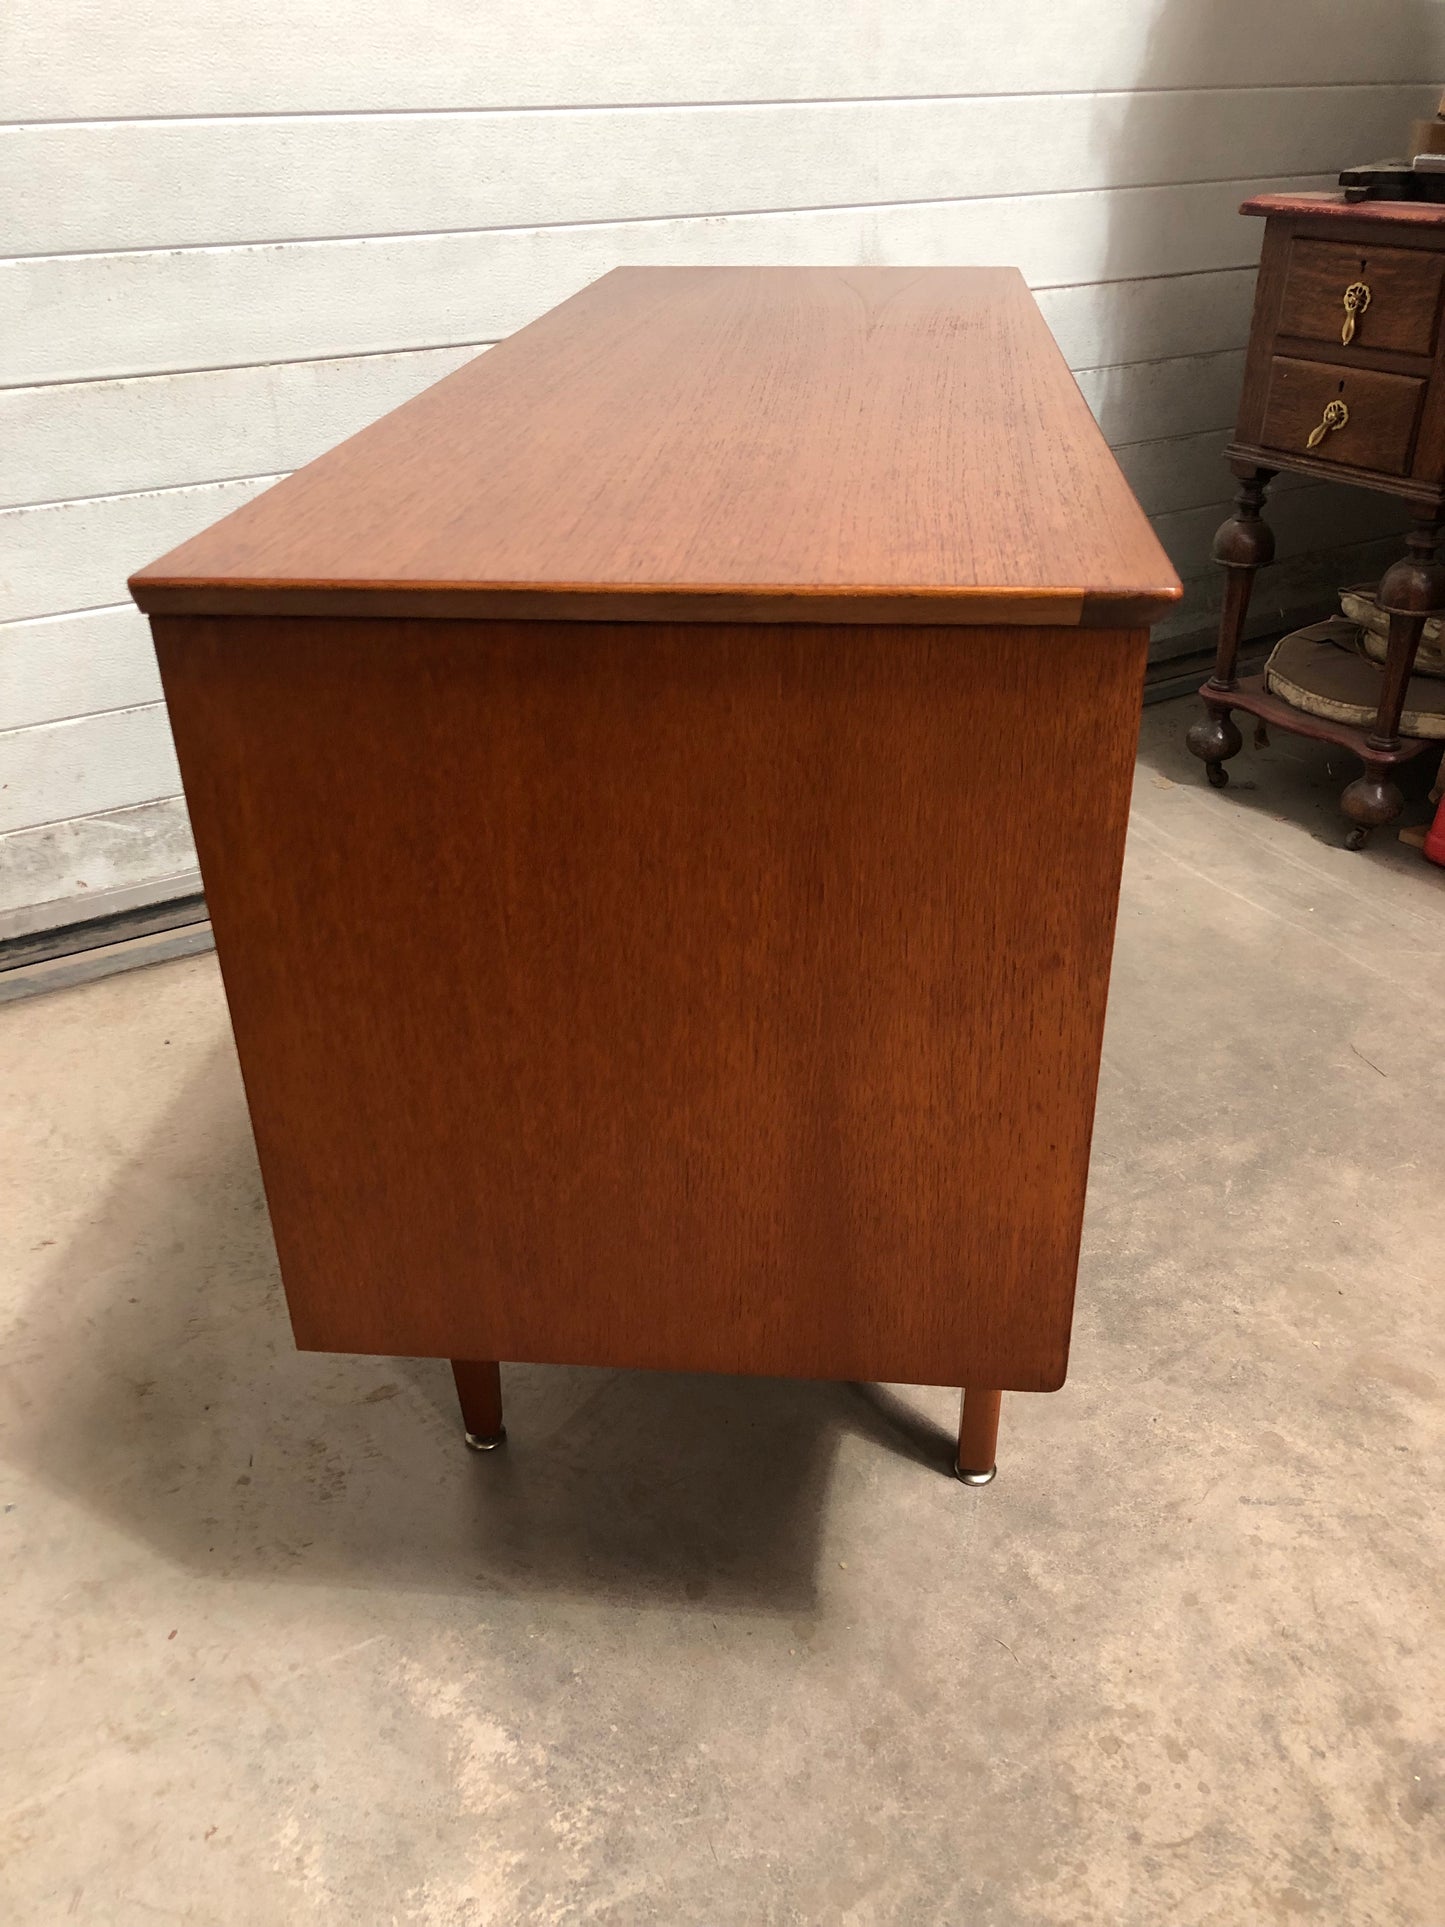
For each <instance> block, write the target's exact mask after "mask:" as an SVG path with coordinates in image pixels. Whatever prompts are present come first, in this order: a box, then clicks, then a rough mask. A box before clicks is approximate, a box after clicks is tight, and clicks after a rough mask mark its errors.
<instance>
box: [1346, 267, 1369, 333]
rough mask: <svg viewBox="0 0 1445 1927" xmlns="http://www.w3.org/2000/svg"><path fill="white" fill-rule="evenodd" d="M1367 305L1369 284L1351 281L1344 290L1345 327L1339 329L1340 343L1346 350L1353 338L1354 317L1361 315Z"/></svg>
mask: <svg viewBox="0 0 1445 1927" xmlns="http://www.w3.org/2000/svg"><path fill="white" fill-rule="evenodd" d="M1369 305H1370V284H1369V282H1368V281H1352V282H1351V283H1350V285H1349V286H1348V287H1347V288H1346V289H1345V325H1344V327H1343V328H1341V329H1340V341H1341V342H1342V343H1343V345H1344V346H1345V347H1346V348H1348V347H1349V345H1350V343H1351V342H1352V341H1353V340H1354V338H1355V316H1356V315H1357V314H1363V313H1364V312H1365V310H1366V308H1368V307H1369Z"/></svg>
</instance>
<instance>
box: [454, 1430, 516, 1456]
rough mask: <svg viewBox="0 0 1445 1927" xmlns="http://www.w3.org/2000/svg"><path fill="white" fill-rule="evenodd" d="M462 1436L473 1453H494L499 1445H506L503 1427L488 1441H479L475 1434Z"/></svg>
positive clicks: (470, 1433) (465, 1433)
mask: <svg viewBox="0 0 1445 1927" xmlns="http://www.w3.org/2000/svg"><path fill="white" fill-rule="evenodd" d="M462 1436H463V1438H465V1440H466V1442H467V1444H468V1445H469V1446H470V1447H471V1449H472V1450H473V1451H474V1452H495V1451H496V1449H497V1447H498V1446H499V1445H505V1444H506V1443H507V1428H506V1426H505V1425H504V1426H503V1427H502V1429H501V1431H500V1432H493V1434H492V1436H491V1437H490V1438H489V1439H479V1438H478V1437H477V1435H476V1433H475V1432H464V1433H463V1434H462Z"/></svg>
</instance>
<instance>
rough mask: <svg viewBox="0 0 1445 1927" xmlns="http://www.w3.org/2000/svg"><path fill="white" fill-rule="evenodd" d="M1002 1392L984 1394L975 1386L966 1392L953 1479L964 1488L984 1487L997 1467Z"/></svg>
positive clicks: (971, 1386)
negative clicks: (961, 1483)
mask: <svg viewBox="0 0 1445 1927" xmlns="http://www.w3.org/2000/svg"><path fill="white" fill-rule="evenodd" d="M1002 1403H1003V1393H1002V1392H986V1391H983V1390H981V1389H980V1388H979V1387H978V1386H977V1385H970V1386H968V1387H966V1388H965V1390H964V1394H963V1410H962V1411H961V1412H960V1413H959V1417H958V1461H957V1463H956V1464H955V1466H954V1468H953V1470H954V1476H955V1477H956V1478H960V1479H962V1480H963V1482H964V1484H965V1485H987V1484H988V1482H989V1480H990V1479H991V1478H992V1477H993V1475H994V1472H995V1471H996V1470H997V1467H996V1465H995V1463H994V1455H995V1452H996V1449H997V1447H998V1410H999V1406H1000V1405H1001V1404H1002Z"/></svg>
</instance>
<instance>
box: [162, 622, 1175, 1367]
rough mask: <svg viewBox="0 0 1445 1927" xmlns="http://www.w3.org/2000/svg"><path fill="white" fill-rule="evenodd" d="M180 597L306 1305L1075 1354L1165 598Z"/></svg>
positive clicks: (215, 911)
mask: <svg viewBox="0 0 1445 1927" xmlns="http://www.w3.org/2000/svg"><path fill="white" fill-rule="evenodd" d="M153 627H154V631H155V636H156V644H157V650H158V653H159V657H160V661H161V667H162V673H163V677H164V682H165V689H166V696H167V700H168V702H169V705H170V712H171V717H172V721H173V725H174V729H175V735H176V741H177V746H178V750H179V755H180V761H181V768H182V774H183V777H184V781H185V787H186V795H187V799H188V802H189V805H190V809H191V814H192V819H193V822H194V827H195V833H196V840H197V845H198V848H199V852H200V858H201V865H202V870H203V874H204V879H205V885H206V891H207V898H208V901H209V904H210V909H211V915H212V919H213V922H214V926H215V931H216V938H217V945H218V949H219V952H220V958H221V964H222V969H223V972H224V976H225V982H226V989H227V994H228V997H229V1000H230V1005H231V1013H232V1018H233V1022H234V1027H235V1033H236V1041H237V1046H238V1049H239V1053H240V1058H241V1064H242V1069H243V1072H244V1075H245V1079H246V1088H247V1095H248V1099H249V1103H250V1107H251V1113H252V1119H253V1123H254V1127H255V1132H256V1139H257V1145H258V1149H259V1152H260V1158H261V1166H262V1172H263V1175H264V1178H265V1182H266V1189H267V1195H268V1199H269V1203H270V1208H271V1215H272V1221H273V1224H274V1228H275V1234H276V1242H277V1247H278V1251H279V1255H280V1260H281V1268H282V1274H283V1277H284V1280H285V1284H286V1290H287V1296H288V1300H289V1303H290V1308H291V1314H292V1320H293V1324H294V1327H295V1331H296V1336H297V1340H298V1342H299V1343H300V1344H301V1345H303V1346H305V1347H308V1348H318V1349H327V1350H339V1351H369V1352H381V1353H395V1354H403V1355H435V1356H446V1355H452V1356H460V1357H473V1358H502V1359H510V1360H535V1361H550V1362H556V1363H584V1364H598V1365H614V1366H652V1367H661V1368H670V1369H682V1370H703V1371H706V1370H717V1371H737V1372H756V1373H770V1374H780V1375H790V1376H794V1375H795V1376H816V1377H828V1378H861V1379H883V1380H899V1381H912V1382H919V1383H938V1384H948V1383H953V1384H958V1383H963V1382H968V1383H974V1384H983V1385H990V1386H998V1387H1002V1388H1004V1389H1016V1390H1049V1389H1052V1388H1053V1387H1055V1386H1057V1385H1058V1384H1060V1383H1061V1382H1062V1379H1063V1376H1064V1371H1065V1367H1066V1363H1067V1355H1068V1339H1069V1329H1070V1323H1071V1316H1072V1304H1073V1293H1074V1278H1075V1269H1076V1263H1077V1255H1078V1245H1079V1232H1080V1224H1081V1219H1082V1211H1083V1203H1084V1188H1085V1179H1086V1174H1087V1165H1088V1154H1089V1139H1090V1131H1091V1127H1092V1119H1093V1108H1094V1093H1095V1083H1096V1077H1097V1070H1098V1057H1099V1048H1100V1041H1101V1035H1102V1028H1103V1019H1104V1003H1105V995H1106V991H1107V984H1108V973H1109V959H1110V951H1111V946H1112V939H1113V926H1114V915H1115V906H1116V902H1117V895H1118V880H1119V870H1120V864H1121V860H1122V852H1123V844H1124V832H1125V824H1126V819H1127V812H1128V799H1129V786H1130V779H1131V774H1132V766H1133V750H1134V743H1135V735H1136V729H1137V722H1138V705H1139V697H1140V687H1141V682H1142V676H1143V669H1144V661H1145V653H1146V644H1147V633H1146V632H1145V631H1144V630H1119V631H1108V630H1098V629H1095V630H1088V631H1078V630H1065V629H1037V630H1034V629H1027V628H1018V627H1013V628H1007V629H1001V628H994V629H949V628H926V627H867V626H862V625H852V626H846V627H844V626H839V627H820V626H804V625H799V626H777V625H767V626H748V625H696V624H668V623H644V624H602V623H597V624H590V623H578V622H561V623H549V622H542V621H537V622H460V621H455V622H428V621H400V620H398V621H381V620H375V621H365V620H358V621H347V620H336V619H321V618H259V617H257V618H246V617H180V616H176V617H158V618H156V619H155V620H154V624H153Z"/></svg>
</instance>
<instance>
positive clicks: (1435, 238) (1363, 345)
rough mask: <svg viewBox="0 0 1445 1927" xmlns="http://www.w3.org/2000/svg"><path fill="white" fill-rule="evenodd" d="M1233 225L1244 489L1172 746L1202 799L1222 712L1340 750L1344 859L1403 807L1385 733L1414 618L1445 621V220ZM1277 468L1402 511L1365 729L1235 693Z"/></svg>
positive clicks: (1397, 748)
mask: <svg viewBox="0 0 1445 1927" xmlns="http://www.w3.org/2000/svg"><path fill="white" fill-rule="evenodd" d="M1240 211H1241V213H1243V214H1258V215H1263V216H1264V217H1265V220H1266V227H1265V237H1264V246H1263V249H1262V250H1261V254H1260V268H1259V279H1258V283H1257V285H1256V288H1255V300H1254V317H1253V322H1252V324H1251V330H1250V342H1249V354H1248V358H1247V361H1246V366H1245V377H1244V391H1243V394H1242V395H1241V397H1240V404H1239V418H1238V423H1237V426H1236V429H1235V437H1234V440H1233V441H1232V442H1231V443H1230V444H1229V448H1228V450H1227V454H1228V459H1229V462H1230V465H1231V467H1232V468H1233V469H1234V472H1235V474H1236V475H1237V476H1239V477H1240V479H1241V482H1242V484H1243V488H1242V492H1241V495H1240V501H1239V507H1238V508H1237V509H1236V512H1235V514H1234V515H1233V516H1232V517H1230V519H1229V520H1228V521H1226V522H1225V523H1224V524H1223V526H1222V527H1221V528H1220V530H1219V533H1218V535H1217V537H1216V538H1215V559H1216V560H1217V561H1218V562H1219V563H1221V564H1222V565H1223V566H1224V567H1225V568H1227V569H1228V570H1229V572H1230V573H1229V579H1228V583H1227V587H1226V592H1225V596H1224V601H1223V607H1222V612H1221V616H1220V625H1219V644H1218V650H1217V654H1216V658H1215V667H1214V673H1213V675H1212V676H1211V677H1210V678H1209V680H1208V681H1207V682H1206V683H1205V684H1204V686H1203V688H1202V689H1201V691H1200V694H1201V696H1202V697H1203V698H1204V705H1205V713H1204V715H1203V716H1201V717H1200V718H1199V719H1198V720H1197V721H1196V722H1194V723H1193V724H1192V725H1191V727H1190V729H1189V731H1188V734H1187V736H1186V739H1185V740H1186V742H1187V743H1188V746H1189V748H1190V749H1191V750H1192V751H1193V753H1194V754H1195V755H1196V756H1198V757H1199V758H1200V759H1201V761H1202V762H1203V763H1204V766H1205V770H1206V773H1207V775H1208V777H1209V780H1210V782H1211V783H1213V784H1214V785H1215V787H1216V788H1222V787H1223V786H1224V785H1225V784H1226V783H1227V782H1228V780H1229V778H1228V772H1227V771H1226V769H1225V764H1226V762H1227V761H1228V760H1229V758H1230V757H1232V756H1235V755H1237V754H1238V752H1239V750H1240V749H1241V748H1242V747H1243V741H1244V739H1243V737H1242V736H1241V734H1240V732H1239V728H1238V726H1237V725H1236V723H1235V722H1234V719H1233V711H1234V710H1236V709H1240V710H1244V711H1246V712H1248V713H1251V714H1253V715H1255V716H1257V717H1259V718H1260V719H1261V721H1262V722H1266V723H1270V724H1273V725H1275V726H1276V727H1279V728H1283V729H1288V730H1291V731H1293V732H1294V733H1295V734H1296V735H1300V736H1307V737H1311V738H1314V739H1315V740H1318V741H1323V742H1329V743H1335V744H1338V745H1339V746H1340V747H1341V748H1344V749H1350V750H1353V751H1354V752H1355V754H1357V755H1358V756H1359V757H1360V759H1361V761H1362V762H1363V764H1364V773H1363V775H1362V776H1360V777H1358V778H1356V780H1355V781H1353V782H1352V783H1350V784H1348V785H1347V786H1346V788H1345V790H1344V793H1343V795H1342V797H1341V799H1340V802H1341V808H1342V809H1343V810H1344V813H1345V815H1346V816H1347V817H1348V818H1349V819H1350V821H1351V823H1352V825H1353V828H1352V829H1351V830H1350V832H1349V835H1348V837H1347V838H1346V841H1347V842H1348V843H1349V845H1350V847H1351V848H1353V849H1359V848H1361V847H1362V845H1363V844H1364V842H1365V840H1366V838H1367V837H1368V836H1369V834H1370V832H1371V830H1372V829H1376V828H1378V827H1379V826H1380V825H1381V824H1384V823H1389V822H1391V821H1393V819H1394V818H1395V816H1397V815H1398V814H1399V812H1400V810H1401V809H1402V808H1403V805H1404V798H1403V796H1402V794H1401V792H1400V790H1399V788H1398V786H1397V785H1396V784H1395V783H1394V782H1393V781H1392V780H1391V777H1390V772H1391V770H1392V769H1393V767H1394V766H1395V765H1396V764H1397V763H1400V762H1403V761H1405V760H1407V759H1408V758H1409V757H1410V756H1413V755H1415V754H1417V753H1418V750H1419V747H1420V746H1419V745H1412V744H1410V743H1409V742H1408V741H1407V740H1402V739H1401V737H1400V735H1399V721H1400V714H1401V704H1402V702H1403V700H1404V693H1405V690H1406V687H1407V685H1408V683H1409V679H1410V671H1411V669H1412V668H1413V666H1414V661H1415V655H1416V651H1417V649H1418V648H1419V642H1420V635H1421V632H1422V630H1423V627H1424V623H1425V620H1426V618H1427V617H1429V616H1432V615H1438V614H1442V613H1445V565H1442V564H1441V563H1439V562H1438V561H1437V560H1436V547H1437V544H1438V541H1439V535H1440V527H1441V522H1442V518H1445V337H1442V331H1441V329H1440V326H1439V312H1440V303H1441V290H1442V286H1445V207H1442V206H1439V205H1434V204H1430V205H1426V204H1419V203H1411V202H1398V201H1381V202H1368V201H1362V202H1353V203H1351V202H1346V201H1345V200H1344V199H1343V197H1342V196H1339V195H1321V194H1272V195H1261V196H1259V197H1257V198H1256V199H1254V200H1249V201H1246V202H1245V203H1244V205H1243V207H1242V208H1241V210H1240ZM1358 279H1364V280H1366V281H1368V283H1369V285H1370V289H1371V299H1370V306H1369V308H1368V309H1367V310H1366V311H1365V312H1364V314H1363V317H1362V318H1361V319H1360V321H1359V325H1358V326H1357V328H1356V330H1355V333H1354V336H1353V338H1352V339H1351V340H1350V341H1349V342H1348V343H1345V342H1343V341H1341V340H1339V339H1338V336H1336V337H1335V338H1333V339H1327V338H1326V337H1327V336H1328V334H1329V329H1328V327H1327V325H1326V323H1327V321H1328V319H1329V311H1330V307H1331V304H1332V303H1334V304H1336V307H1335V312H1336V314H1337V315H1338V316H1339V318H1340V319H1342V318H1343V312H1344V309H1343V301H1342V299H1341V296H1342V294H1343V290H1344V288H1345V287H1347V286H1348V285H1349V284H1350V282H1351V281H1354V280H1358ZM1372 318H1373V319H1372ZM1336 399H1339V400H1341V401H1343V402H1344V403H1345V404H1346V405H1347V407H1348V409H1349V420H1348V422H1347V423H1346V424H1345V425H1344V426H1343V427H1341V428H1339V429H1337V430H1335V431H1333V432H1331V433H1329V434H1328V435H1326V436H1325V437H1324V438H1323V440H1322V442H1321V443H1320V444H1319V445H1318V446H1317V447H1316V448H1314V449H1310V448H1309V447H1308V438H1309V434H1310V430H1311V428H1312V427H1314V425H1315V424H1316V423H1318V422H1319V421H1320V419H1321V417H1322V416H1323V414H1324V410H1325V409H1326V407H1327V406H1328V405H1329V404H1330V403H1331V402H1332V401H1334V400H1336ZM1280 469H1289V470H1293V471H1295V472H1296V473H1298V474H1302V475H1313V476H1319V477H1323V476H1331V477H1332V478H1334V479H1336V480H1342V481H1350V482H1355V483H1357V484H1358V485H1359V486H1361V487H1363V488H1369V489H1374V490H1377V491H1379V492H1381V493H1386V494H1391V495H1400V496H1404V497H1405V498H1406V499H1407V500H1409V501H1410V502H1411V503H1412V504H1413V505H1414V509H1415V513H1416V517H1417V521H1416V527H1415V530H1414V532H1413V533H1412V534H1411V535H1410V537H1409V538H1408V551H1409V552H1408V555H1407V557H1406V558H1404V559H1402V560H1401V561H1400V562H1397V563H1396V564H1395V565H1394V566H1393V567H1392V568H1391V569H1389V570H1388V571H1387V572H1386V575H1385V577H1384V579H1383V581H1382V583H1381V585H1380V593H1381V606H1382V607H1385V608H1388V609H1389V610H1390V612H1391V620H1390V640H1389V646H1388V650H1387V655H1386V665H1385V675H1384V677H1383V679H1382V683H1381V692H1382V693H1381V702H1380V710H1379V714H1378V715H1377V717H1376V720H1375V725H1374V727H1373V728H1372V729H1369V730H1358V729H1352V728H1350V727H1349V726H1348V725H1343V724H1335V723H1330V722H1326V721H1322V720H1321V719H1320V718H1318V717H1315V716H1309V715H1307V714H1305V713H1304V712H1302V711H1300V710H1296V709H1293V708H1291V707H1290V705H1289V704H1288V703H1286V702H1284V701H1283V700H1282V699H1281V698H1279V697H1277V696H1275V695H1274V694H1273V693H1272V692H1270V691H1269V690H1267V689H1265V687H1264V684H1263V679H1262V678H1254V679H1251V680H1249V681H1246V682H1243V683H1240V682H1237V681H1236V678H1235V673H1234V672H1235V663H1236V661H1237V659H1238V653H1239V643H1240V638H1241V636H1242V634H1243V631H1244V624H1245V621H1246V619H1247V617H1248V612H1249V604H1250V594H1251V590H1252V588H1253V584H1254V579H1255V573H1256V571H1257V569H1259V568H1260V567H1262V566H1263V565H1264V564H1265V563H1267V562H1268V561H1269V560H1270V558H1271V557H1272V555H1273V552H1274V541H1273V537H1272V536H1271V535H1270V533H1269V529H1268V525H1267V524H1266V523H1265V522H1264V521H1263V518H1262V515H1261V507H1262V504H1263V500H1264V493H1265V490H1266V488H1267V487H1268V485H1269V482H1270V480H1271V479H1272V478H1273V476H1274V475H1275V474H1276V473H1277V472H1278V471H1279V470H1280Z"/></svg>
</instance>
